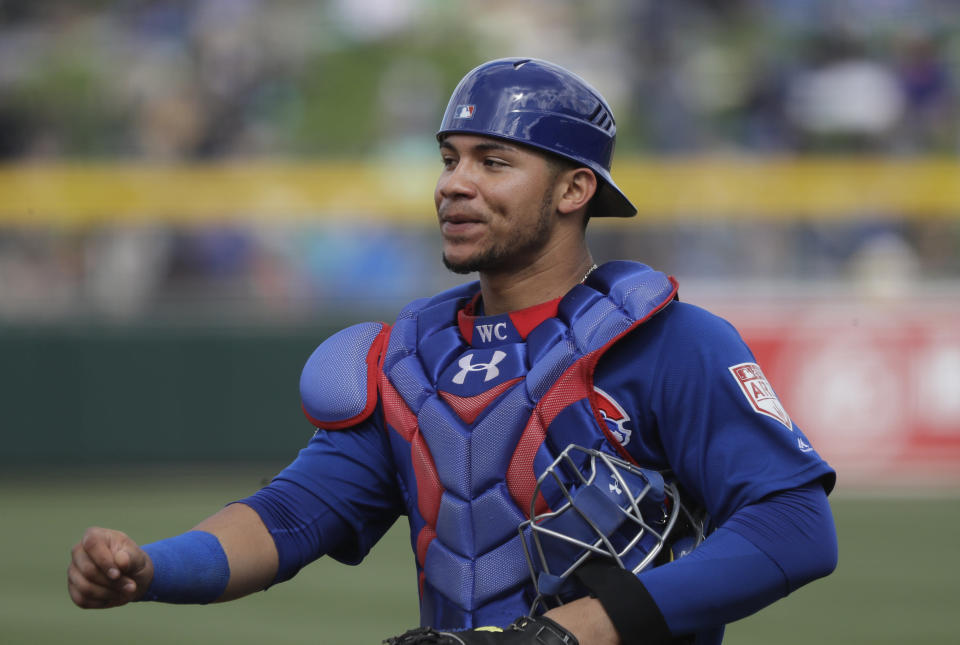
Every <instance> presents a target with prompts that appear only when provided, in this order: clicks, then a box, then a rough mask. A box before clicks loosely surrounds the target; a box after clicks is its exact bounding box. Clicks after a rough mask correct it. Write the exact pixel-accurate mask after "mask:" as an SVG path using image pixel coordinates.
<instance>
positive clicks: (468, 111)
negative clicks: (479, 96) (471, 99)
mask: <svg viewBox="0 0 960 645" xmlns="http://www.w3.org/2000/svg"><path fill="white" fill-rule="evenodd" d="M476 111H477V106H476V105H458V106H457V109H456V111H455V112H454V117H453V118H455V119H472V118H473V113H474V112H476Z"/></svg>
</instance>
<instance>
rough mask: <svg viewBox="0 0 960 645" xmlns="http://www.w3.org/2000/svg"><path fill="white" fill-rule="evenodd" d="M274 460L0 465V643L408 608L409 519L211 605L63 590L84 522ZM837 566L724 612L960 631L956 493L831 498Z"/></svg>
mask: <svg viewBox="0 0 960 645" xmlns="http://www.w3.org/2000/svg"><path fill="white" fill-rule="evenodd" d="M272 473H273V468H272V467H265V466H254V467H250V468H246V469H241V468H238V467H231V468H223V467H217V468H212V469H206V470H204V469H201V468H199V467H192V468H178V469H176V470H165V471H157V470H153V471H150V472H147V473H139V474H137V475H136V476H134V475H132V474H130V473H121V472H117V473H106V474H101V475H100V476H98V477H95V478H94V477H89V476H80V475H68V474H65V473H44V474H30V475H19V476H16V477H14V476H11V475H10V474H7V475H5V476H4V477H3V478H2V479H0V522H2V527H3V531H2V533H0V535H2V537H0V548H2V558H0V643H3V644H4V645H19V644H21V643H22V644H28V643H29V644H34V645H45V644H48V643H49V644H57V645H62V644H64V643H69V644H70V645H85V644H87V643H90V644H96V645H112V644H121V643H122V644H130V643H137V644H140V643H142V644H147V645H149V644H160V643H163V644H170V643H210V644H219V643H223V644H230V645H243V644H248V643H249V644H251V645H253V644H256V645H266V644H271V645H272V644H274V643H314V644H330V645H354V644H356V645H373V644H375V643H379V642H380V641H381V640H382V639H383V638H384V637H385V636H388V635H391V634H394V633H398V632H400V631H403V630H404V629H405V628H407V627H410V626H413V625H415V624H416V623H417V620H418V618H417V604H416V585H415V581H414V575H413V563H412V556H411V554H410V550H409V545H408V543H407V538H406V526H405V523H398V524H397V525H396V526H395V527H394V528H393V529H392V530H391V531H390V533H389V534H388V535H387V536H386V538H385V539H384V540H383V542H381V544H379V545H378V546H377V548H376V549H374V551H373V553H372V554H371V555H370V556H369V557H368V559H367V560H366V561H365V562H364V563H363V564H362V565H361V566H359V567H346V566H343V565H340V564H338V563H336V562H333V561H326V560H323V561H320V562H317V563H315V564H313V565H312V566H310V567H308V568H307V569H305V570H304V571H302V572H301V573H300V574H299V575H298V576H297V577H296V578H294V579H293V580H292V581H290V582H287V583H285V584H283V585H279V586H278V587H276V588H274V589H271V590H269V591H267V592H265V593H260V594H256V595H254V596H252V597H248V598H244V599H242V600H239V601H235V602H233V603H226V604H223V605H212V606H207V607H194V606H171V605H160V604H155V603H144V604H139V605H133V606H128V607H123V608H120V609H112V610H106V611H84V610H81V609H78V608H76V607H74V606H73V604H72V603H71V602H70V599H69V596H68V595H67V592H66V567H67V563H68V560H69V551H70V547H71V546H72V545H73V543H74V542H75V541H76V540H77V539H78V538H79V537H80V535H81V534H82V532H83V530H84V528H85V527H87V526H88V525H91V524H99V525H105V526H110V527H113V528H119V529H122V530H124V531H126V532H127V533H129V534H130V535H131V536H132V537H134V539H137V540H138V541H141V542H146V541H150V540H153V539H157V538H160V537H165V536H168V535H172V534H175V533H179V532H181V531H184V530H186V529H188V528H190V526H192V524H193V523H195V522H196V521H197V520H199V519H201V518H202V517H204V516H206V515H208V514H209V513H210V512H212V511H213V510H215V509H217V508H218V507H219V506H220V505H221V504H222V503H224V502H225V501H229V500H231V499H236V498H238V497H242V496H244V495H246V494H247V493H249V492H252V491H253V490H255V489H256V488H258V487H259V485H260V482H261V480H262V479H263V478H264V477H269V476H270V475H271V474H272ZM833 507H834V513H835V515H836V519H837V526H838V530H839V534H840V566H839V568H838V569H837V571H836V573H834V574H833V575H832V576H831V577H829V578H827V579H825V580H820V581H818V582H815V583H813V584H812V585H809V586H808V587H806V588H804V589H801V590H800V591H798V592H797V593H795V594H793V595H791V596H790V597H788V598H786V599H785V600H783V601H781V602H780V603H777V604H776V605H774V606H772V607H770V608H768V609H766V610H764V611H762V612H760V613H759V614H757V615H755V616H752V617H750V618H748V619H745V620H743V621H740V622H738V623H735V624H733V625H731V626H730V627H728V630H727V638H726V639H725V643H731V644H733V643H738V644H744V645H771V644H777V645H791V644H796V645H811V644H816V645H829V644H833V643H836V644H838V645H839V644H842V645H854V644H860V643H864V644H885V643H889V644H891V645H893V644H896V645H902V644H904V643H910V644H911V645H923V644H930V645H933V644H938V645H940V644H943V645H945V644H948V643H958V642H960V496H957V495H942V494H939V495H930V496H923V495H914V496H910V497H902V496H898V497H864V496H855V495H849V494H846V495H845V494H844V491H842V490H841V491H839V492H838V493H837V494H835V496H834V498H833Z"/></svg>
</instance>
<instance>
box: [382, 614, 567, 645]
mask: <svg viewBox="0 0 960 645" xmlns="http://www.w3.org/2000/svg"><path fill="white" fill-rule="evenodd" d="M383 642H384V643H386V645H580V644H579V642H578V641H577V639H576V637H574V635H573V634H571V633H570V632H568V631H567V630H566V629H564V628H563V627H561V626H560V625H558V624H557V623H555V622H554V621H552V620H550V619H549V618H546V617H545V616H540V617H539V618H527V617H523V618H518V619H517V620H516V621H514V623H513V624H512V625H510V626H509V627H507V628H506V629H500V628H499V627H479V628H477V629H470V630H467V631H463V632H438V631H437V630H435V629H433V628H431V627H419V628H417V629H411V630H410V631H408V632H406V633H404V634H401V635H400V636H394V637H393V638H388V639H387V640H385V641H383Z"/></svg>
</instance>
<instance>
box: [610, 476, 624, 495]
mask: <svg viewBox="0 0 960 645" xmlns="http://www.w3.org/2000/svg"><path fill="white" fill-rule="evenodd" d="M610 479H612V480H613V482H612V483H611V484H608V485H609V486H610V492H611V493H616V494H617V495H623V489H622V488H620V482H619V481H617V476H616V475H610Z"/></svg>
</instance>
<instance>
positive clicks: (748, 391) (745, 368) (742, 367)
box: [730, 363, 802, 449]
mask: <svg viewBox="0 0 960 645" xmlns="http://www.w3.org/2000/svg"><path fill="white" fill-rule="evenodd" d="M730 373H731V374H733V378H735V379H736V380H737V384H738V385H739V386H740V390H741V391H742V392H743V395H744V396H745V397H747V401H748V402H749V403H750V406H751V407H752V408H753V409H754V411H755V412H758V413H760V414H764V415H766V416H768V417H770V418H771V419H776V420H777V421H779V422H780V423H782V424H783V425H785V426H787V429H788V430H791V431H792V430H793V422H792V421H790V416H789V415H788V414H787V411H786V409H785V408H784V407H783V404H781V403H780V399H778V398H777V393H776V392H774V391H773V387H771V386H770V382H769V381H768V380H767V377H766V376H764V375H763V370H761V369H760V366H759V365H757V364H756V363H740V364H739V365H732V366H731V367H730ZM801 449H802V447H801Z"/></svg>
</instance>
